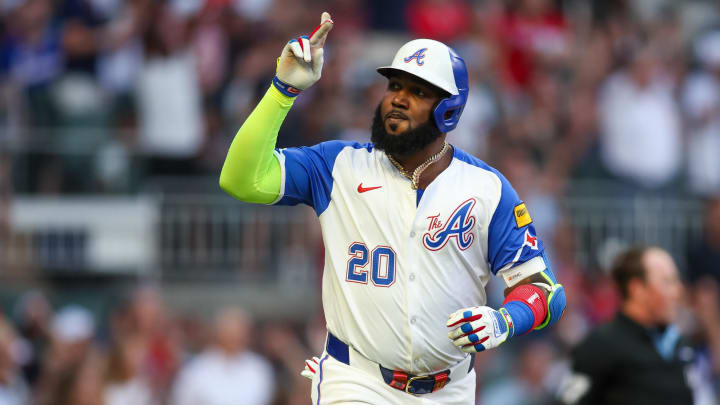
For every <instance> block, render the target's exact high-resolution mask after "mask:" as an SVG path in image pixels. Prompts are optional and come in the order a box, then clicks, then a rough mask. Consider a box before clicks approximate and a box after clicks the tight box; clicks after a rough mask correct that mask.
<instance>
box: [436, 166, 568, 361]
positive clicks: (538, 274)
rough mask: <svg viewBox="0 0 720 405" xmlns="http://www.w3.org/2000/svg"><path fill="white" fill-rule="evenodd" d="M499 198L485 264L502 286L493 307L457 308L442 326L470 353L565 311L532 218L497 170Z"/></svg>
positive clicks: (543, 323)
mask: <svg viewBox="0 0 720 405" xmlns="http://www.w3.org/2000/svg"><path fill="white" fill-rule="evenodd" d="M497 175H498V178H499V179H500V182H501V185H502V189H501V197H500V201H499V203H498V206H497V207H496V209H495V212H494V213H493V215H492V220H491V222H490V226H489V238H488V250H489V252H488V255H489V265H490V268H491V270H492V271H493V273H494V274H497V275H499V276H502V278H503V279H504V281H505V283H506V285H507V288H506V290H505V301H504V302H503V304H502V306H501V307H500V308H498V309H497V310H496V309H494V308H491V307H488V306H485V305H483V306H475V307H469V308H463V309H460V310H458V311H456V312H454V313H452V314H450V317H449V319H448V321H447V324H446V326H447V327H448V328H451V330H450V331H449V332H448V337H449V338H450V339H451V340H452V341H453V344H454V345H455V346H457V347H458V348H460V349H461V350H463V351H465V352H468V353H474V352H480V351H483V350H486V349H492V348H494V347H497V346H499V345H501V344H502V343H504V342H505V341H507V340H508V339H510V338H512V337H513V336H517V335H523V334H526V333H529V332H531V331H533V330H538V329H543V328H545V327H547V326H549V325H552V324H553V323H555V322H557V321H558V320H559V319H560V317H561V316H562V313H563V311H564V310H565V290H564V289H563V286H562V285H561V284H559V283H558V282H557V279H556V278H555V275H554V274H553V272H552V269H551V267H550V262H549V260H548V259H547V256H546V255H545V249H544V246H543V244H542V241H541V240H540V239H539V238H538V237H537V236H536V233H535V228H534V226H533V225H532V219H531V218H530V214H529V213H528V211H527V208H526V207H525V204H524V203H523V202H522V201H520V199H519V197H518V196H517V193H516V192H515V190H514V189H513V188H512V186H510V183H508V182H507V180H506V179H505V178H504V177H502V175H501V174H499V173H497Z"/></svg>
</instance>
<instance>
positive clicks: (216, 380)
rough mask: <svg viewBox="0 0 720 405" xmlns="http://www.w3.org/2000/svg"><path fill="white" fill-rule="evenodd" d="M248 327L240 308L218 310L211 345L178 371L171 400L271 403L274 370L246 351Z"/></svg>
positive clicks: (184, 403)
mask: <svg viewBox="0 0 720 405" xmlns="http://www.w3.org/2000/svg"><path fill="white" fill-rule="evenodd" d="M251 327H252V323H251V321H250V318H249V317H248V315H247V314H245V313H244V312H243V311H242V310H239V309H236V308H225V309H223V310H222V311H220V312H219V313H218V314H217V315H216V318H215V325H214V329H215V342H214V344H213V345H212V347H209V348H207V349H206V350H205V351H204V352H202V353H200V354H199V355H197V357H195V358H194V359H192V360H191V361H190V362H189V363H188V364H187V365H185V366H184V367H183V369H182V370H181V371H180V375H179V376H178V378H177V381H176V382H175V387H174V388H173V395H172V401H171V403H172V404H173V405H194V404H205V405H225V404H227V405H230V404H239V403H242V404H246V405H267V404H270V401H271V400H272V399H273V392H274V388H275V387H274V385H275V383H274V376H273V370H272V367H271V366H270V364H269V363H268V361H267V360H265V359H264V358H263V357H261V356H260V355H258V354H256V353H253V352H251V351H249V350H248V346H249V344H250V337H251V333H252V330H251ZM298 366H302V364H299V365H298Z"/></svg>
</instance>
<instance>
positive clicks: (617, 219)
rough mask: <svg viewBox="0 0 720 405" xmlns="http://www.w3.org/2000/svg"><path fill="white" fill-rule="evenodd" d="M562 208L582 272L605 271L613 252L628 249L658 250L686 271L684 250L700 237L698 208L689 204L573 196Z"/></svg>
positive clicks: (664, 199) (670, 200) (696, 203)
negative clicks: (651, 247)
mask: <svg viewBox="0 0 720 405" xmlns="http://www.w3.org/2000/svg"><path fill="white" fill-rule="evenodd" d="M562 205H563V211H564V218H565V219H566V220H567V221H568V223H569V224H570V226H571V230H572V232H574V234H575V235H574V237H575V254H574V256H575V258H576V261H577V263H578V264H580V265H581V266H583V267H584V268H597V267H599V268H601V269H607V268H608V266H609V265H610V262H611V261H612V259H613V257H614V255H615V254H616V253H617V252H618V250H619V249H621V248H623V247H626V246H629V245H632V244H646V245H657V246H660V247H663V248H665V249H667V250H668V251H669V252H670V253H671V255H672V256H673V257H674V258H675V260H676V261H677V262H678V265H679V266H680V268H685V266H686V259H687V258H686V251H687V249H688V248H689V247H690V246H691V245H692V244H693V243H695V242H697V241H698V240H699V239H700V238H701V237H702V231H703V213H702V204H701V203H700V202H699V201H697V200H693V199H676V198H668V197H647V196H634V197H620V198H613V197H583V196H573V197H569V198H566V199H564V200H563V202H562Z"/></svg>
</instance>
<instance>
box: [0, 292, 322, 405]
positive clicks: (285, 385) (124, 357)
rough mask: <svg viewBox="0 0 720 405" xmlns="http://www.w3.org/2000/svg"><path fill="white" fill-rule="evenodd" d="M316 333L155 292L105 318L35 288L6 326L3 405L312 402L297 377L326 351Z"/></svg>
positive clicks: (0, 355)
mask: <svg viewBox="0 0 720 405" xmlns="http://www.w3.org/2000/svg"><path fill="white" fill-rule="evenodd" d="M315 329H316V328H312V327H310V326H309V325H292V324H291V323H288V322H282V323H280V322H268V321H266V322H264V323H262V324H259V323H256V322H254V321H253V319H252V318H251V317H250V316H249V315H248V314H247V313H246V312H244V311H243V310H242V309H240V308H235V307H225V308H219V309H218V310H217V312H216V313H211V314H194V315H188V314H183V315H182V316H181V315H180V314H174V313H172V311H170V310H169V308H168V306H167V303H166V302H165V301H164V300H163V297H162V296H161V294H160V293H159V291H158V290H157V289H155V288H154V287H151V286H142V287H138V288H137V289H136V290H134V291H131V292H129V293H128V294H127V296H126V297H123V298H122V299H119V300H118V302H117V303H115V305H113V306H112V307H111V308H110V310H109V311H108V313H107V314H100V313H97V312H91V311H90V310H89V309H88V308H86V307H83V306H80V305H77V304H65V305H62V306H60V307H58V308H56V309H53V306H52V305H51V303H50V301H49V299H48V297H47V296H46V295H44V293H43V292H41V291H39V290H34V291H29V292H27V293H25V294H23V295H22V296H20V297H19V298H18V300H17V301H16V302H15V303H14V305H13V308H12V311H11V313H10V314H8V315H7V316H6V317H3V318H2V319H0V403H1V404H3V405H24V404H37V405H127V404H133V405H161V404H174V405H185V404H187V405H197V404H218V405H220V404H239V403H242V404H248V405H270V404H307V403H308V398H309V390H310V381H309V380H307V379H305V378H304V377H302V376H300V370H302V368H303V366H304V360H305V358H306V357H307V356H308V354H309V353H311V352H315V353H318V352H320V350H321V347H322V344H323V339H324V335H323V334H322V332H320V333H318V332H317V331H315V332H313V331H314V330H315ZM308 342H309V343H308Z"/></svg>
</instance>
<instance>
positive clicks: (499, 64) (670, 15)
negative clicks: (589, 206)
mask: <svg viewBox="0 0 720 405" xmlns="http://www.w3.org/2000/svg"><path fill="white" fill-rule="evenodd" d="M323 10H327V11H329V12H330V13H331V14H332V16H333V19H334V21H335V27H334V29H333V31H332V33H331V34H330V37H329V39H328V41H327V44H326V53H325V55H326V56H325V68H324V70H323V77H322V79H321V80H320V81H319V82H318V83H317V84H316V85H315V86H314V87H312V88H311V89H309V90H307V91H305V92H304V93H303V94H302V95H301V96H300V97H299V98H298V100H297V101H296V103H295V106H294V107H293V109H292V110H291V111H290V113H289V115H288V117H287V119H286V122H285V124H284V126H283V128H282V129H281V131H280V136H279V140H278V142H279V146H280V147H287V146H298V145H308V144H314V143H317V142H321V141H325V140H330V139H346V140H357V141H367V140H369V128H370V123H371V118H372V113H373V111H374V110H375V107H376V105H377V103H378V102H379V99H380V94H381V93H382V92H383V91H384V89H385V86H386V83H385V79H384V78H382V76H380V75H378V74H377V73H376V72H375V70H374V68H375V67H377V66H381V65H384V64H387V63H388V62H390V60H391V59H392V56H393V55H394V52H395V51H396V50H397V48H398V47H399V46H400V45H401V44H402V43H403V42H404V41H405V40H407V39H409V38H414V37H427V38H434V39H438V40H441V41H445V42H447V43H448V44H451V45H452V46H454V47H455V48H456V49H457V50H458V52H459V54H460V55H462V56H463V57H464V59H465V60H466V62H467V65H468V67H469V69H470V80H471V82H470V86H471V89H470V96H469V97H470V98H469V100H468V103H467V106H466V109H465V112H464V114H463V117H462V119H461V120H460V125H459V126H458V128H457V129H456V130H455V131H453V132H451V133H450V134H449V140H450V142H451V143H452V144H454V145H456V146H458V147H460V148H463V149H465V150H467V151H469V152H471V153H473V154H475V155H477V156H479V157H480V158H482V159H484V160H486V161H487V162H488V163H489V164H491V165H493V166H495V167H497V168H498V169H499V170H500V171H502V172H503V173H504V174H505V175H506V176H507V177H508V178H509V180H510V181H511V183H512V184H513V185H514V186H515V188H516V189H517V190H518V193H519V194H520V196H521V197H522V198H523V200H525V201H526V202H527V204H528V206H529V207H530V209H531V212H532V214H533V218H534V220H535V223H536V226H537V228H538V232H539V234H540V235H541V237H542V238H543V239H544V240H545V241H546V244H547V245H548V246H549V253H550V258H551V260H552V262H553V266H554V269H555V272H556V274H557V276H558V278H559V279H560V280H561V281H562V283H563V284H564V285H565V288H566V290H567V291H568V309H567V311H566V314H565V316H564V318H563V320H562V321H561V322H560V323H559V324H558V325H557V326H556V327H554V328H553V329H551V330H550V331H547V332H544V333H541V334H533V335H531V336H529V337H526V338H520V339H518V340H517V341H516V342H513V344H512V345H508V346H504V347H503V348H501V349H500V350H497V351H490V352H488V353H484V354H483V355H481V356H477V359H476V362H477V364H476V370H478V404H479V405H487V404H498V403H502V404H505V405H514V404H518V405H521V404H522V405H542V404H550V403H552V402H553V397H554V395H555V392H556V391H557V389H558V387H559V385H560V384H561V381H562V378H563V376H564V375H566V374H567V372H568V366H567V357H566V355H567V352H568V350H569V348H570V347H572V346H573V345H574V344H576V343H577V342H578V341H579V340H580V339H581V338H582V337H583V336H584V335H585V334H586V333H587V331H588V330H589V328H591V327H592V326H593V325H596V324H598V323H600V322H603V321H606V320H608V319H610V318H611V317H612V315H613V313H614V312H615V310H616V309H617V305H618V302H619V301H618V295H617V292H616V291H615V289H614V287H613V285H612V283H611V281H610V279H609V278H608V277H607V275H606V274H605V273H603V272H602V271H600V270H602V269H601V268H584V267H582V266H581V265H580V264H578V263H577V260H576V257H575V256H574V255H573V252H575V251H576V243H577V237H576V236H577V235H575V234H574V233H573V232H574V231H573V229H572V227H571V226H570V225H569V224H567V223H566V222H565V221H564V220H563V213H562V208H561V205H562V201H563V198H565V196H567V195H568V194H571V193H573V192H574V193H576V194H577V193H578V192H582V193H585V194H586V195H590V196H592V195H603V194H604V193H605V194H607V193H609V191H608V190H612V193H613V194H612V196H613V197H624V196H633V195H636V194H638V193H641V194H643V195H652V196H670V197H675V198H682V199H688V198H689V199H699V200H701V201H704V202H706V206H705V207H706V209H705V213H706V217H705V221H704V225H705V233H704V236H703V239H702V240H701V241H700V242H699V243H697V244H693V245H691V246H688V247H687V266H685V263H682V262H681V263H680V266H681V268H682V269H683V270H684V277H685V279H686V284H685V286H686V294H685V295H684V299H683V311H681V313H682V314H681V317H680V319H679V320H678V323H679V324H681V326H682V328H683V331H684V332H685V333H686V334H687V335H688V336H691V337H692V338H693V340H694V342H695V344H696V347H697V348H698V352H699V353H700V354H701V355H700V356H698V363H697V367H698V368H697V369H698V370H700V371H699V372H698V373H697V376H696V381H697V385H696V387H697V389H698V390H705V391H703V392H707V390H710V391H709V392H714V394H711V395H710V399H711V400H712V398H713V395H714V396H715V397H716V398H717V395H720V394H719V393H720V377H719V376H720V355H718V353H720V348H719V347H718V342H720V338H719V337H720V298H719V297H718V295H719V293H718V285H719V283H720V270H718V267H717V263H720V199H718V198H717V197H716V196H718V195H720V159H718V156H720V6H718V4H717V2H715V1H709V0H708V1H703V0H687V1H677V0H565V1H553V0H416V1H411V0H394V1H381V0H365V1H362V0H335V1H321V0H304V1H297V0H165V1H160V0H127V1H124V0H5V1H3V2H2V3H1V4H0V240H2V233H3V232H7V229H4V228H3V223H4V222H3V218H2V213H3V210H2V209H1V208H2V205H3V201H7V200H8V199H9V198H10V197H9V196H10V195H12V194H13V193H16V194H35V195H56V194H76V193H122V194H127V193H136V192H139V191H143V190H144V189H146V188H147V187H148V184H150V183H151V182H153V181H154V180H155V179H162V178H169V177H173V176H174V177H176V178H181V179H183V181H185V180H186V179H191V178H193V177H195V176H197V177H207V178H210V179H212V181H213V182H216V179H217V175H218V173H219V170H220V167H221V165H222V163H223V161H224V157H225V153H226V151H227V147H228V145H229V143H230V142H231V140H232V137H233V135H234V134H235V131H236V130H237V128H238V127H239V125H241V124H242V122H243V120H244V119H245V117H247V115H248V113H249V112H250V111H251V110H252V108H253V107H254V106H255V104H256V103H257V101H258V100H259V98H260V97H262V95H263V94H264V92H265V91H266V90H267V88H268V86H269V85H270V80H271V79H272V77H273V75H274V68H275V61H276V57H277V56H278V55H279V54H280V51H281V49H282V47H283V46H284V44H285V42H286V41H287V40H288V39H289V38H292V37H295V36H297V35H298V34H301V33H305V32H307V31H308V30H310V29H312V27H315V26H316V25H317V23H319V16H320V13H321V12H322V11H323ZM577 184H593V185H598V184H599V185H602V187H600V188H597V187H585V188H581V189H580V191H577V190H575V187H577ZM608 187H610V188H608ZM605 196H606V197H607V195H605ZM714 196H715V197H714ZM658 220H661V219H660V218H658ZM682 249H685V247H684V246H683V247H682ZM599 265H600V263H598V266H599ZM490 288H491V294H489V296H490V297H491V302H490V304H491V305H498V304H499V303H500V302H502V299H501V296H502V287H501V286H499V285H497V284H495V285H493V284H491V286H490ZM5 312H6V313H7V316H6V317H5V319H3V320H2V321H1V322H0V404H6V403H7V404H24V403H28V402H27V401H28V400H29V398H34V400H35V401H37V403H39V404H58V405H65V404H68V405H70V404H72V405H80V404H101V403H104V404H106V405H114V404H125V403H133V404H139V405H143V404H153V405H154V404H166V403H167V404H180V405H183V404H186V403H187V404H194V403H199V400H197V401H196V400H194V398H201V397H203V398H212V396H213V395H217V394H218V393H219V392H221V391H222V392H229V393H232V394H233V395H239V398H246V399H248V398H253V399H254V401H255V402H253V400H250V399H248V400H246V401H243V402H242V403H244V404H271V403H275V404H296V403H297V404H305V403H307V402H308V398H309V396H308V390H309V381H306V380H303V379H302V377H300V376H299V371H300V369H301V368H302V365H303V360H304V359H305V358H308V357H309V356H311V355H317V354H318V353H319V352H320V351H321V348H322V342H323V339H324V334H323V321H322V320H321V319H318V320H314V321H311V322H305V323H299V324H297V325H294V324H293V325H290V326H288V323H287V322H272V321H267V320H264V321H263V320H260V321H261V322H259V323H257V322H253V321H252V320H251V319H250V317H248V315H247V314H245V313H243V312H242V310H239V309H236V308H225V309H221V310H219V311H218V313H217V314H195V315H193V316H190V315H187V314H174V313H172V311H171V310H169V309H168V308H167V305H166V303H164V302H163V300H162V296H161V295H160V294H159V293H158V291H155V290H153V289H152V288H141V289H139V290H138V291H135V292H133V293H131V294H129V296H128V297H127V299H126V300H125V301H124V302H123V303H122V304H120V305H118V306H117V307H116V308H114V309H113V310H112V311H110V312H109V313H107V314H102V313H95V312H88V310H87V309H84V308H82V307H78V306H61V307H59V308H55V309H53V307H52V306H51V305H50V303H49V301H48V300H47V298H46V297H45V296H44V295H42V293H38V292H33V293H28V294H25V295H23V296H22V298H21V299H19V300H18V301H17V302H16V303H15V304H14V307H13V308H12V310H11V311H8V310H7V308H6V311H5ZM207 381H212V382H213V386H214V384H217V386H222V388H221V389H218V390H217V391H214V392H212V391H213V390H212V389H211V384H208V383H207ZM208 390H210V391H211V392H208ZM713 390H714V391H713ZM208 401H210V400H208ZM708 401H710V400H708ZM208 403H222V402H208ZM711 404H720V401H717V400H715V401H714V402H704V403H702V405H711Z"/></svg>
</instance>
